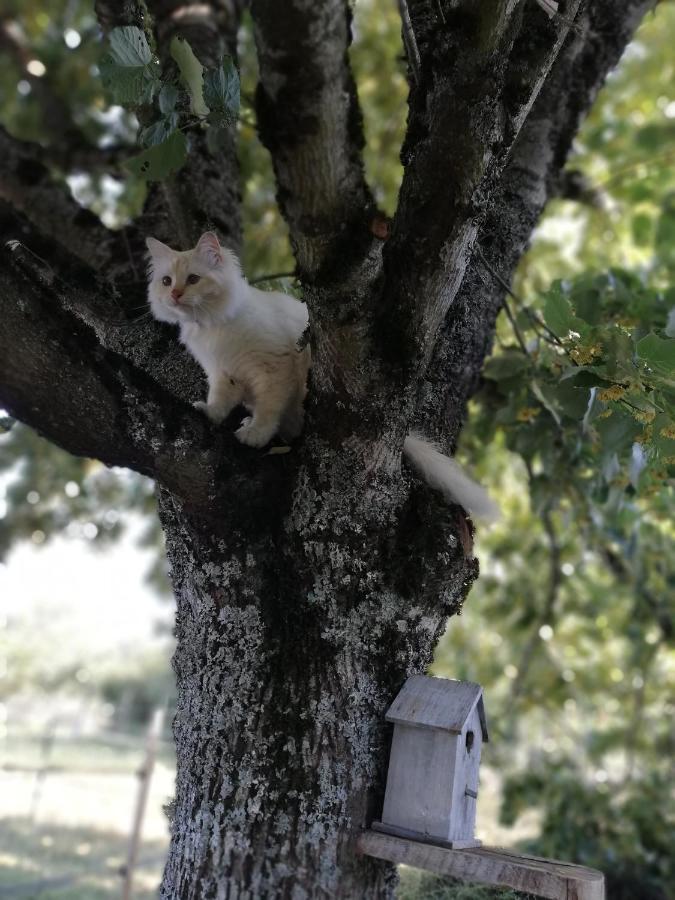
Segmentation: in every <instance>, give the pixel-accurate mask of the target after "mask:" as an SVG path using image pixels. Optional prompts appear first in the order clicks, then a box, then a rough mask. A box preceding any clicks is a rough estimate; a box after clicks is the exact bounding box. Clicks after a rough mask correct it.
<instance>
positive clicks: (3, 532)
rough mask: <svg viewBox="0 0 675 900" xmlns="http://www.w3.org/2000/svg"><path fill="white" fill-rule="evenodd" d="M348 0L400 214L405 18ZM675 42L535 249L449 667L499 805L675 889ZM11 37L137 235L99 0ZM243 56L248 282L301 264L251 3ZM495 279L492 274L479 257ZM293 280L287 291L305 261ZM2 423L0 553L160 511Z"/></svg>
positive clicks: (496, 382)
mask: <svg viewBox="0 0 675 900" xmlns="http://www.w3.org/2000/svg"><path fill="white" fill-rule="evenodd" d="M354 11H355V43H354V46H353V48H352V57H353V65H354V67H355V70H356V76H357V81H358V84H359V91H360V99H361V103H362V106H363V110H364V118H365V127H366V136H367V147H366V156H365V158H366V167H367V174H368V178H369V181H370V183H371V184H372V185H373V186H374V190H375V192H376V197H377V200H378V203H379V205H380V207H381V209H382V210H383V211H384V212H385V213H391V212H392V211H393V209H394V207H395V200H396V192H397V188H398V183H399V179H400V171H401V169H400V164H399V161H398V157H397V150H398V147H399V146H400V144H401V140H402V135H403V130H404V125H405V108H406V107H405V99H406V90H407V88H406V82H405V78H404V75H403V62H402V48H401V41H400V24H399V18H398V13H397V10H396V6H395V4H393V3H392V4H390V5H389V6H387V7H384V6H383V5H382V4H376V3H375V2H374V0H359V2H358V3H356V4H355V8H354ZM674 40H675V5H673V4H672V3H660V4H659V5H658V7H657V9H656V11H655V13H654V14H653V15H652V16H650V17H648V19H647V20H646V21H645V22H644V23H643V25H642V27H641V29H640V31H639V33H638V35H637V38H636V40H635V41H634V42H633V43H632V44H631V46H630V47H629V49H628V51H627V53H626V55H625V57H624V60H623V62H622V64H621V66H620V68H619V69H618V70H617V71H616V72H615V73H614V74H613V76H612V77H611V78H610V80H609V82H608V84H607V85H606V87H605V88H604V90H603V91H602V93H601V95H600V97H599V98H598V101H597V103H596V105H595V107H594V110H593V112H592V114H591V116H590V118H589V119H588V121H587V122H586V123H585V125H584V127H583V129H582V132H581V133H580V136H579V139H578V141H577V145H576V148H575V151H574V154H573V156H572V158H571V159H570V160H569V163H568V166H567V170H566V177H565V178H564V179H563V181H562V183H561V185H560V197H559V199H558V200H556V201H555V202H553V203H551V204H550V206H549V208H548V210H547V213H546V215H545V217H544V219H543V220H542V222H541V223H540V226H539V227H538V229H537V232H536V236H535V239H534V241H533V244H532V247H531V249H530V251H529V253H528V254H527V256H526V257H525V259H524V260H523V262H522V264H521V266H520V269H519V273H518V276H517V279H516V282H515V285H514V287H513V292H512V294H511V297H510V299H509V302H508V308H507V310H506V313H507V314H506V315H505V316H502V319H501V321H500V323H499V328H498V334H497V342H496V346H495V352H494V355H493V357H492V358H491V360H490V361H489V362H488V364H487V366H486V369H485V377H484V383H483V387H482V389H481V391H480V393H479V394H478V395H477V396H476V398H475V400H474V402H473V404H472V410H471V413H472V414H471V416H470V418H469V424H468V426H467V427H466V429H465V432H464V435H463V439H462V447H461V455H462V456H463V457H464V459H465V461H469V462H470V463H471V465H472V466H473V468H474V470H475V471H476V472H477V473H478V474H479V476H480V478H481V480H482V481H483V482H484V483H485V484H487V485H488V486H489V487H490V488H491V490H492V492H493V494H494V495H495V497H497V498H498V500H499V503H500V505H501V507H502V509H503V511H504V516H503V521H502V523H501V524H500V525H498V526H496V527H494V528H492V529H491V530H489V531H486V530H480V531H479V541H478V555H479V558H480V560H481V569H482V577H481V578H480V580H479V581H478V583H477V585H476V587H475V588H474V590H473V592H472V594H471V597H470V601H469V602H468V603H467V606H466V609H465V612H464V615H463V616H462V617H461V618H459V619H456V618H455V619H452V620H451V623H450V628H449V630H448V633H447V635H446V637H445V638H444V640H443V642H442V643H441V645H440V646H439V648H438V651H437V655H436V661H435V664H434V672H436V673H437V674H442V675H448V676H452V677H457V678H466V679H469V680H475V681H479V682H481V683H482V684H483V685H484V686H485V689H486V695H487V700H488V714H489V717H490V719H491V726H492V727H491V744H490V746H489V748H488V753H487V759H486V763H487V764H488V765H489V766H490V767H492V768H493V769H495V770H498V772H499V775H500V781H501V782H503V797H502V813H501V814H502V820H503V822H504V823H505V824H511V823H514V822H516V821H517V820H518V818H519V816H521V814H522V813H523V812H524V811H526V810H532V809H534V810H536V813H537V816H536V822H537V827H536V829H535V833H533V836H532V839H531V840H530V841H529V842H528V849H530V850H532V851H534V852H536V853H540V854H542V855H547V856H557V857H561V858H567V859H574V860H577V861H579V862H581V863H586V864H589V865H593V866H597V867H599V868H602V869H603V870H605V871H606V872H607V873H608V877H609V896H610V897H617V898H622V900H623V898H626V900H628V898H667V897H673V896H675V893H674V892H673V891H674V889H673V885H674V884H675V863H674V862H673V856H672V849H671V848H670V846H669V840H668V835H672V833H673V827H674V826H675V804H674V801H673V793H672V787H670V786H669V783H668V780H669V778H670V777H672V759H673V756H674V754H675V738H674V736H673V730H672V715H673V712H674V711H675V700H674V697H673V687H674V686H675V657H674V654H673V611H674V606H675V599H674V598H675V540H674V537H675V535H674V529H673V522H672V509H673V505H672V501H673V489H672V484H673V480H672V476H673V472H674V469H673V464H674V463H675V429H674V428H673V419H672V409H673V405H674V404H675V382H674V381H673V372H674V371H675V351H674V350H673V347H674V345H675V341H674V340H673V336H674V335H675V277H674V276H675V166H674V165H673V163H674V162H675V140H674V138H675V90H674V89H673V85H674V84H675V60H674V59H673V54H672V45H673V41H674ZM0 47H2V50H3V54H2V57H0V120H1V121H2V123H3V125H4V126H5V127H6V129H7V130H8V131H9V132H10V133H11V134H12V135H14V136H15V137H18V138H20V139H25V140H31V141H38V142H40V143H41V144H42V145H43V147H44V158H43V159H42V160H41V161H42V162H43V163H45V164H46V165H48V166H49V167H50V168H51V169H52V170H53V171H55V172H58V173H60V175H61V177H62V178H63V179H64V180H66V181H67V182H68V184H69V186H70V189H71V190H72V192H73V194H74V196H75V197H76V199H77V200H78V201H79V202H80V203H81V204H83V205H84V206H86V207H88V208H89V209H91V210H92V211H93V212H94V213H95V214H96V215H98V216H100V217H101V218H102V219H103V221H104V222H105V223H106V224H108V225H112V226H114V227H116V228H119V229H122V230H123V229H124V227H125V225H126V224H127V223H129V222H130V221H131V220H132V219H133V217H134V216H135V215H136V214H137V213H138V211H139V210H140V208H141V205H142V201H143V197H144V195H145V182H144V181H142V180H141V179H139V178H137V177H135V176H133V175H132V174H129V172H128V171H127V170H126V169H125V168H124V160H125V159H126V158H127V157H128V156H130V155H132V154H133V152H134V142H135V137H136V131H137V123H136V121H135V119H134V116H133V115H132V114H131V113H129V112H126V111H125V110H123V109H122V108H121V107H114V106H112V107H111V106H110V104H109V101H108V100H107V99H106V96H105V94H104V91H103V89H102V86H101V80H100V78H99V74H98V69H97V65H98V62H99V60H100V57H101V54H102V45H101V37H100V34H99V29H98V25H97V23H96V20H95V18H94V14H93V10H92V8H91V4H90V3H89V2H80V0H54V2H52V3H50V9H49V12H47V11H46V10H45V9H44V6H43V5H42V4H39V3H37V2H32V0H29V2H22V3H20V4H19V3H18V2H9V3H6V4H5V6H4V9H3V12H2V15H1V16H0ZM240 52H241V59H242V67H241V68H242V107H243V113H242V116H241V119H240V129H241V131H242V140H241V143H240V156H241V166H242V173H243V186H244V216H245V239H244V248H245V258H244V260H243V262H244V268H245V271H246V273H247V274H248V276H249V278H262V277H265V276H269V275H272V274H275V275H276V274H277V273H280V272H282V273H283V272H292V269H293V261H292V256H291V253H290V249H289V246H288V240H287V237H286V229H285V225H284V223H283V221H282V219H281V217H280V215H279V213H278V210H277V207H276V204H275V201H274V182H273V178H272V173H271V166H270V162H269V158H268V155H267V153H266V151H265V150H264V149H263V148H262V146H261V145H260V143H259V141H258V140H257V137H256V132H255V122H254V113H253V110H252V102H251V98H252V94H253V91H254V89H255V84H256V69H255V65H256V64H255V54H254V52H253V44H252V36H251V33H250V27H249V25H248V23H246V24H245V28H244V29H243V31H242V36H241V48H240ZM83 138H84V144H83ZM75 146H77V148H78V152H77V153H74V152H72V148H73V147H75ZM87 148H88V149H87ZM1 195H2V190H1V189H0V197H1ZM135 274H136V275H137V273H135ZM135 274H134V273H130V278H129V281H130V288H129V289H130V290H131V291H134V292H136V293H138V292H139V290H142V287H141V288H139V285H138V283H137V282H138V279H137V278H135ZM484 277H485V279H486V280H489V279H499V277H500V276H499V272H497V271H493V270H492V269H491V268H488V267H487V266H486V268H485V273H484ZM282 284H284V285H285V286H286V288H287V289H289V290H290V289H292V288H293V286H292V278H286V279H284V280H283V281H282ZM139 315H142V312H141V310H140V309H139ZM132 327H133V326H132ZM1 424H2V429H3V432H4V433H3V434H2V436H1V437H0V473H1V476H0V477H1V481H0V484H1V485H2V488H1V490H2V491H3V495H2V499H0V555H1V556H2V557H5V558H6V557H8V555H9V554H10V553H11V550H12V547H13V546H15V545H16V544H17V543H18V542H21V541H31V542H32V543H33V544H34V545H36V546H37V545H44V544H47V543H48V542H49V541H50V539H51V538H52V537H53V536H55V535H64V534H66V535H68V536H69V537H74V538H80V539H85V540H87V541H90V542H92V543H93V544H96V545H101V546H103V545H105V544H106V543H108V542H110V541H112V540H116V539H118V538H119V537H120V535H121V533H122V531H123V529H124V527H125V524H126V522H128V521H129V520H130V517H131V516H132V514H133V513H137V514H140V515H145V514H146V513H147V512H149V511H150V510H152V509H153V498H152V485H151V484H150V483H149V482H147V481H146V480H144V479H143V478H141V477H140V476H137V475H135V474H133V473H119V472H115V471H109V470H106V469H104V468H103V467H102V466H101V465H100V464H98V463H94V462H91V461H87V460H81V459H75V458H73V457H70V456H68V455H67V454H65V453H63V452H62V451H60V450H58V449H57V448H56V447H54V446H53V445H51V444H49V443H47V442H46V441H43V440H41V439H40V438H38V437H37V436H36V435H35V434H34V433H33V432H31V431H30V430H29V429H27V428H26V427H24V426H22V425H20V424H14V423H13V422H11V421H10V420H8V419H4V420H2V423H1ZM147 522H148V524H147V528H146V529H145V531H144V533H143V537H142V540H143V541H144V543H145V544H146V545H150V546H156V548H157V557H156V558H157V564H156V566H155V567H154V568H153V571H152V573H151V577H152V578H153V579H154V582H155V585H156V586H157V587H158V589H160V590H162V591H165V592H167V593H168V585H167V582H166V578H165V575H164V562H163V560H164V557H163V550H162V547H161V534H160V530H159V526H158V524H157V522H156V519H155V517H154V516H148V517H147ZM20 643H21V640H20V635H19V634H18V633H17V637H16V640H15V642H14V644H13V647H14V651H12V653H10V654H9V657H8V666H7V680H6V681H5V688H6V690H7V689H8V690H9V691H12V690H16V689H17V688H18V687H19V686H22V685H23V684H24V683H25V682H26V681H30V680H31V679H34V681H35V683H36V684H37V683H40V684H41V687H42V688H45V686H47V687H49V688H50V689H56V688H57V687H59V685H61V684H62V683H63V679H64V677H66V674H67V673H65V674H64V673H61V675H59V676H58V677H56V676H54V677H53V678H52V680H51V681H49V679H47V680H45V676H44V673H41V669H40V666H39V665H36V666H33V667H31V665H30V664H29V661H28V660H27V659H26V657H27V656H30V653H28V654H26V652H23V653H19V652H18V651H17V650H16V648H17V647H18V645H19V644H20ZM15 651H16V652H15ZM40 652H41V651H40V650H39V649H36V650H35V658H39V656H40ZM12 654H13V655H12ZM148 667H149V668H148V671H150V670H152V671H153V672H154V673H155V674H154V675H153V678H152V679H150V678H148V677H147V672H145V671H144V670H143V669H139V670H138V678H137V684H138V690H137V691H135V692H132V693H133V699H132V700H131V701H129V702H130V703H131V707H132V708H133V710H134V716H135V717H136V718H139V717H140V718H142V710H144V709H146V707H147V706H148V704H150V703H152V702H155V701H156V697H157V696H159V695H163V694H165V693H166V692H167V690H169V689H168V688H167V687H166V686H164V687H162V688H160V687H157V680H158V679H159V681H161V680H162V677H163V678H164V679H165V680H166V681H168V680H169V678H170V675H169V669H168V666H167V668H166V671H165V673H164V675H163V676H162V675H161V673H160V674H157V672H158V670H157V668H156V660H155V659H152V660H150V661H149V663H148ZM31 673H32V674H31ZM134 677H135V675H134V672H133V671H132V672H131V673H130V672H128V671H127V672H126V674H125V675H124V676H122V675H121V674H119V673H113V674H110V673H103V672H102V673H101V675H100V678H97V679H96V689H97V690H98V691H100V694H101V696H102V697H104V698H105V699H106V700H107V701H108V702H115V701H117V700H119V698H120V697H121V696H126V697H127V698H128V697H129V696H130V695H129V684H128V683H127V682H133V681H134ZM125 679H126V680H125ZM19 682H21V685H19ZM88 689H91V686H90V687H89V688H88ZM125 691H126V694H125ZM144 704H145V705H144ZM132 718H133V716H132ZM416 890H417V891H418V893H417V895H418V896H451V895H452V896H454V894H453V893H452V891H454V890H455V889H453V888H438V887H437V886H436V887H433V889H432V887H431V886H430V885H429V883H427V885H426V887H424V885H422V886H419V885H418V887H417V888H416ZM438 890H440V891H445V893H438V892H437V891H438ZM425 891H426V893H424V892H425ZM457 891H459V892H460V893H457V896H460V894H461V889H459V888H458V889H457ZM406 896H408V895H407V894H406ZM472 896H474V895H472ZM475 896H477V895H475Z"/></svg>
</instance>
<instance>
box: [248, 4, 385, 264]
mask: <svg viewBox="0 0 675 900" xmlns="http://www.w3.org/2000/svg"><path fill="white" fill-rule="evenodd" d="M251 8H252V14H253V20H254V30H255V38H256V46H257V49H258V61H259V66H260V83H259V85H258V89H257V94H256V111H257V117H258V125H259V131H260V137H261V140H262V142H263V144H264V145H265V146H266V147H267V149H268V150H269V151H270V153H271V155H272V161H273V163H274V171H275V175H276V179H277V186H278V194H277V197H278V202H279V206H280V208H281V212H282V214H283V216H284V218H285V219H286V221H287V222H288V226H289V229H290V234H291V242H292V245H293V249H294V252H295V256H296V259H297V262H298V269H299V272H300V274H301V276H302V277H303V278H304V279H305V280H310V281H311V280H314V279H316V277H317V275H318V273H319V272H320V270H321V269H322V267H323V268H324V270H330V269H331V267H332V266H333V265H334V264H335V262H336V261H338V260H339V261H340V263H341V266H342V268H343V269H344V267H345V265H348V260H349V257H350V256H353V257H356V256H362V255H363V250H364V248H365V247H367V246H368V245H369V244H370V243H371V241H372V235H371V234H370V231H369V223H370V219H371V218H372V212H373V199H372V196H371V193H370V190H369V188H368V186H367V184H366V181H365V177H364V173H363V163H362V159H361V149H362V147H363V129H362V125H361V112H360V109H359V105H358V99H357V95H356V86H355V84H354V79H353V77H352V73H351V70H350V67H349V62H348V59H347V50H348V47H349V44H350V43H351V30H350V29H351V12H350V10H349V5H348V3H347V2H346V0H325V2H322V3H316V4H308V3H305V2H300V0H289V2H287V3H278V2H277V0H252V5H251Z"/></svg>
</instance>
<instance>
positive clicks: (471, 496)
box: [403, 434, 499, 522]
mask: <svg viewBox="0 0 675 900" xmlns="http://www.w3.org/2000/svg"><path fill="white" fill-rule="evenodd" d="M403 455H404V457H405V458H406V460H407V461H408V462H409V463H410V464H411V466H412V467H413V468H414V469H415V470H416V471H417V472H418V473H419V474H420V475H421V476H422V478H423V479H424V480H425V481H426V483H427V484H428V485H429V487H432V488H434V490H437V491H440V492H441V494H443V496H444V497H445V499H446V500H448V501H449V502H451V503H458V504H459V505H460V506H463V507H464V509H466V510H468V511H469V512H470V513H471V514H472V515H473V516H475V517H476V518H479V519H485V520H487V521H492V522H494V521H496V520H497V519H498V518H499V507H498V506H497V504H496V503H495V502H494V501H493V500H491V499H490V497H489V496H488V495H487V492H486V491H484V490H483V488H482V487H480V485H478V484H476V482H475V481H472V480H471V479H470V478H469V476H468V475H465V474H464V472H463V471H462V469H461V468H460V467H459V465H458V464H457V463H456V462H455V460H454V459H451V458H450V457H449V456H444V455H443V454H442V453H441V452H440V451H439V450H437V449H436V448H435V447H434V445H433V444H431V443H429V441H425V440H423V439H422V438H421V437H419V435H416V434H409V435H408V437H407V438H406V439H405V441H404V443H403Z"/></svg>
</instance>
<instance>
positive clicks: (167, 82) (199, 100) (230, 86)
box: [99, 25, 239, 181]
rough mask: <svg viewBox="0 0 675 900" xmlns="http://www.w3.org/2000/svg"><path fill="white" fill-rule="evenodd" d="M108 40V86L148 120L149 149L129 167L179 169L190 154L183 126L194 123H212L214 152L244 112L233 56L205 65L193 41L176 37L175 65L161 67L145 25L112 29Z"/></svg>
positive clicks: (139, 171) (153, 177)
mask: <svg viewBox="0 0 675 900" xmlns="http://www.w3.org/2000/svg"><path fill="white" fill-rule="evenodd" d="M109 43H110V53H109V54H108V55H107V56H106V57H104V59H103V60H102V61H101V63H100V66H99V69H100V72H101V78H102V81H103V85H104V87H105V88H106V90H107V91H108V92H109V94H110V96H111V98H112V99H113V101H114V102H115V103H119V104H121V105H122V106H126V107H127V108H129V109H131V110H138V113H139V118H140V119H141V120H142V122H143V127H142V129H141V131H140V133H139V135H138V140H139V142H140V143H141V144H142V145H143V146H144V147H145V148H146V149H145V150H143V152H142V153H140V154H138V156H135V157H133V158H132V159H130V160H128V162H127V168H128V169H129V171H130V172H131V173H132V174H133V175H135V176H137V177H138V178H141V179H144V180H147V181H162V180H164V179H165V178H168V177H169V176H170V175H172V174H173V173H174V172H176V171H178V170H179V169H180V168H181V167H182V166H183V164H184V163H185V160H186V159H187V156H188V152H189V142H188V140H187V139H186V136H185V134H184V131H185V130H186V129H188V128H190V127H202V128H207V129H208V134H209V146H210V147H211V149H212V150H214V151H215V150H216V148H217V142H218V133H219V132H220V131H221V130H222V129H223V128H224V127H226V126H227V125H231V124H232V123H233V122H235V121H236V119H237V116H238V114H239V74H238V72H237V69H236V67H235V65H234V62H233V60H232V59H231V57H225V58H224V60H223V62H222V64H221V65H220V66H219V67H218V68H216V69H204V67H203V66H202V64H201V63H200V62H199V60H198V59H197V57H196V56H195V54H194V51H193V50H192V48H191V47H190V45H189V43H188V42H187V41H186V40H185V39H183V38H178V37H174V38H173V40H172V41H171V56H172V58H173V60H174V61H175V63H176V66H175V67H167V68H166V70H165V71H162V68H161V66H160V63H159V60H158V59H157V58H156V57H155V56H154V55H153V53H152V51H151V49H150V45H149V44H148V41H147V39H146V37H145V34H144V32H143V31H142V30H141V29H140V28H137V27H136V26H134V25H125V26H121V27H118V28H113V29H112V30H111V32H110V35H109ZM154 101H156V102H154ZM189 114H191V115H189Z"/></svg>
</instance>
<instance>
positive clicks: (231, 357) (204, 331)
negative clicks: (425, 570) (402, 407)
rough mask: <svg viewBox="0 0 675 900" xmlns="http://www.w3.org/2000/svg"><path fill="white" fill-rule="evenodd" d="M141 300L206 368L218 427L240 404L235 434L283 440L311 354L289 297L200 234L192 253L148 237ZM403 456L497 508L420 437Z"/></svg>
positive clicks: (210, 410)
mask: <svg viewBox="0 0 675 900" xmlns="http://www.w3.org/2000/svg"><path fill="white" fill-rule="evenodd" d="M146 244H147V247H148V250H149V253H150V282H149V286H148V299H149V302H150V309H151V311H152V314H153V315H154V317H155V318H156V319H159V320H160V321H162V322H172V323H177V324H178V325H179V326H180V339H181V341H182V342H183V344H185V346H186V347H187V349H188V350H189V351H190V353H191V354H192V355H193V356H194V358H195V359H196V360H197V362H198V363H199V364H200V365H201V367H202V368H203V369H204V371H205V372H206V376H207V378H208V383H209V391H208V396H207V399H206V402H203V401H201V400H200V401H198V402H196V403H195V404H194V405H195V407H196V408H197V409H200V410H202V411H203V412H204V413H205V414H206V415H207V416H208V417H209V419H210V420H211V421H212V422H214V423H216V424H219V423H220V422H222V421H223V420H224V419H225V418H227V416H228V415H229V413H230V412H231V411H232V410H233V409H234V407H235V406H237V405H239V404H240V403H241V404H243V405H244V406H246V407H247V408H248V409H249V410H250V411H251V415H250V416H249V417H247V418H246V419H244V421H243V422H242V424H241V426H240V427H239V428H238V429H237V431H235V436H236V437H237V438H238V439H239V440H240V441H241V442H242V443H243V444H247V445H249V446H250V447H264V446H265V444H267V443H268V442H269V441H270V440H271V439H272V438H273V437H274V435H275V434H277V433H279V434H280V436H281V437H282V438H283V439H284V440H293V438H295V437H297V436H298V435H299V434H300V432H301V431H302V427H303V424H304V408H303V402H304V399H305V395H306V393H307V374H308V371H309V367H310V362H311V357H310V348H309V346H306V347H304V349H300V348H299V343H300V341H301V338H302V337H303V335H304V333H305V331H306V329H307V326H308V315H307V307H306V306H305V304H304V303H301V302H300V301H299V300H295V299H294V298H293V297H289V296H288V295H287V294H281V293H278V292H272V291H260V290H258V289H257V288H254V287H252V286H251V285H249V284H248V282H247V281H246V279H245V278H244V276H243V275H242V272H241V267H240V265H239V261H238V259H237V257H236V256H235V255H234V253H232V251H231V250H228V249H227V248H225V247H221V245H220V243H219V241H218V238H217V236H216V235H215V234H214V233H213V232H211V231H207V232H206V233H205V234H203V235H202V236H201V237H200V239H199V241H198V242H197V245H196V247H194V248H193V249H192V250H186V251H184V252H179V251H177V250H172V249H171V248H170V247H167V246H166V244H162V243H161V241H158V240H156V239H155V238H152V237H149V238H147V239H146ZM403 456H404V457H405V459H407V461H408V462H409V463H410V464H411V466H412V467H413V468H414V469H415V470H416V471H417V472H418V473H419V474H420V475H421V476H422V478H423V479H424V480H425V481H426V482H427V484H428V485H429V486H430V487H432V488H434V489H435V490H438V491H440V492H441V493H442V494H443V496H444V497H445V498H446V500H448V501H449V502H452V503H458V504H460V505H461V506H463V507H464V508H465V509H467V510H468V511H469V512H470V513H471V514H472V515H474V516H476V517H478V518H484V519H495V518H497V517H498V510H497V507H496V506H495V504H494V503H493V502H492V500H491V499H490V498H489V497H488V495H487V494H486V492H485V491H484V490H483V488H482V487H480V486H479V485H477V484H476V483H475V482H473V481H472V480H471V479H470V478H469V477H468V476H467V475H465V474H464V472H463V471H462V470H461V469H460V467H459V466H458V465H457V463H456V462H455V461H454V460H453V459H450V457H448V456H444V455H443V454H442V453H441V452H440V451H439V450H437V449H436V447H434V445H433V444H431V443H430V442H429V441H426V440H425V439H424V438H422V437H420V436H419V435H416V434H409V435H408V437H407V438H406V439H405V441H404V444H403Z"/></svg>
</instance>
